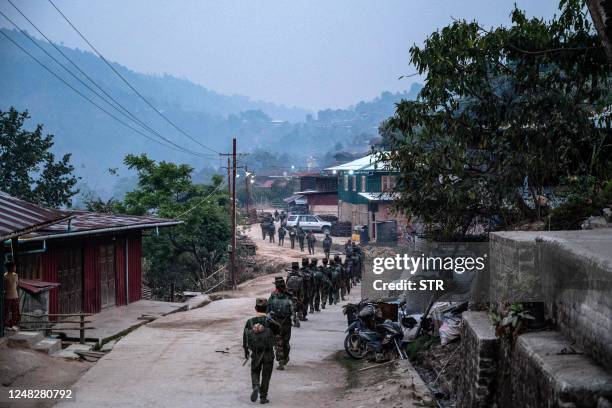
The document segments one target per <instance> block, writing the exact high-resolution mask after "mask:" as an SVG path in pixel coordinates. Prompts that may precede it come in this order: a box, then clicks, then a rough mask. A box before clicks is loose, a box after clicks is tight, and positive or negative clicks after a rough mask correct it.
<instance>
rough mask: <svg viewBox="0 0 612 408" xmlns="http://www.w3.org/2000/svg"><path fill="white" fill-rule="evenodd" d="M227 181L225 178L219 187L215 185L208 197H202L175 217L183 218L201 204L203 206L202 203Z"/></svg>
mask: <svg viewBox="0 0 612 408" xmlns="http://www.w3.org/2000/svg"><path fill="white" fill-rule="evenodd" d="M224 181H225V179H223V180H222V181H221V183H219V185H217V187H215V188H214V189H213V190H212V191H211V192H210V193H209V194H208V195H207V196H206V197H204V198H202V200H200V201H199V202H198V203H197V204H195V205H194V206H193V207H191V208H189V209H188V210H186V211H183V212H182V213H180V214H179V215H177V216H175V218H181V217H183V216H185V215H187V214H189V213H190V212H191V211H193V210H195V209H196V208H198V207H199V206H201V205H202V204H204V203H205V202H206V201H208V199H209V198H210V197H211V196H212V195H213V194H214V193H216V192H217V191H218V190H219V189H220V188H221V186H222V185H223V182H224Z"/></svg>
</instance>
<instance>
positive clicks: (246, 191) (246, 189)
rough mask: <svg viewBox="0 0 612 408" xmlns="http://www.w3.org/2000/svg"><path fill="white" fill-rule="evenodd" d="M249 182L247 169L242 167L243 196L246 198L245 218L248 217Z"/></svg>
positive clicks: (249, 176)
mask: <svg viewBox="0 0 612 408" xmlns="http://www.w3.org/2000/svg"><path fill="white" fill-rule="evenodd" d="M250 181H251V175H250V174H249V167H248V166H246V165H245V166H244V195H245V196H246V198H245V200H244V201H245V203H246V213H247V218H248V217H249V200H250V198H249V182H250Z"/></svg>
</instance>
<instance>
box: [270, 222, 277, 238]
mask: <svg viewBox="0 0 612 408" xmlns="http://www.w3.org/2000/svg"><path fill="white" fill-rule="evenodd" d="M268 235H270V242H274V236H275V235H276V225H274V222H271V223H270V225H269V226H268Z"/></svg>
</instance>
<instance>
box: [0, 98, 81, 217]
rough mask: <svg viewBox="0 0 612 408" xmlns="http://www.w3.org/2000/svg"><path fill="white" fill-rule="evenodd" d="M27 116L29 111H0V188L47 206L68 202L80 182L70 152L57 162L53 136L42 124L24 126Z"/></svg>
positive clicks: (11, 109) (57, 205)
mask: <svg viewBox="0 0 612 408" xmlns="http://www.w3.org/2000/svg"><path fill="white" fill-rule="evenodd" d="M27 119H29V115H28V112H27V111H25V112H18V111H17V110H15V109H14V108H10V109H9V111H8V112H3V111H0V190H2V191H4V192H6V193H8V194H10V195H13V196H15V197H19V198H22V199H24V200H26V201H30V202H33V203H36V204H41V205H44V206H48V207H60V206H62V205H69V204H70V201H71V200H70V199H71V197H72V196H74V195H75V194H76V193H77V190H76V189H75V185H76V183H77V181H78V179H77V177H76V176H74V175H73V171H74V167H73V166H72V164H70V154H65V155H64V156H63V157H62V158H61V159H60V160H57V161H56V160H55V155H54V154H53V153H51V151H50V149H51V148H52V147H53V135H43V127H42V125H37V126H36V128H35V129H34V131H29V130H25V129H23V125H24V122H25V121H26V120H27Z"/></svg>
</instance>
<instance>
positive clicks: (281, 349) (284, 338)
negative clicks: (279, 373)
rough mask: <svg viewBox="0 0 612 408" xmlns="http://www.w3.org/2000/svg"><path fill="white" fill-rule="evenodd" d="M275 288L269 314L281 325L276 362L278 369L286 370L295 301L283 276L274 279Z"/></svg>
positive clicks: (276, 346) (270, 299) (271, 297)
mask: <svg viewBox="0 0 612 408" xmlns="http://www.w3.org/2000/svg"><path fill="white" fill-rule="evenodd" d="M274 286H276V289H275V290H274V292H272V294H271V295H270V297H269V298H268V313H270V314H271V316H272V318H273V319H274V320H276V321H277V322H278V324H279V325H280V332H279V334H278V335H276V339H275V340H276V344H275V349H276V361H278V369H279V370H284V369H285V365H287V363H288V362H289V351H290V350H291V346H290V345H289V341H290V340H291V317H292V316H293V313H294V306H293V305H294V300H293V297H292V296H291V294H289V292H288V291H287V285H286V284H285V280H284V279H283V277H282V276H277V277H275V278H274Z"/></svg>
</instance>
